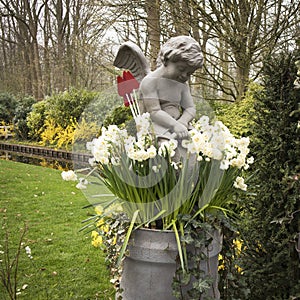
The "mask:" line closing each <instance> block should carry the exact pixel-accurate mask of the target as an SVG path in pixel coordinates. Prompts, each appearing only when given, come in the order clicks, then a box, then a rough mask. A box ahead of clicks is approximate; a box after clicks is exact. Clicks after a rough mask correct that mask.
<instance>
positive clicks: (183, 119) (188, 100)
mask: <svg viewBox="0 0 300 300" xmlns="http://www.w3.org/2000/svg"><path fill="white" fill-rule="evenodd" d="M181 107H182V110H183V112H182V115H181V116H180V118H179V119H178V120H177V121H178V122H180V123H181V124H183V125H184V126H186V127H188V123H189V122H191V121H192V120H193V119H194V118H195V117H196V108H195V104H194V101H193V98H192V95H191V93H190V89H189V86H188V85H186V86H185V87H184V89H183V91H182V100H181Z"/></svg>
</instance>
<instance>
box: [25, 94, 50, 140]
mask: <svg viewBox="0 0 300 300" xmlns="http://www.w3.org/2000/svg"><path fill="white" fill-rule="evenodd" d="M47 106H48V102H47V100H43V101H39V102H37V103H35V104H33V105H32V110H31V112H29V114H28V115H27V118H26V120H27V121H26V125H27V127H28V129H29V131H28V137H29V138H31V139H33V140H37V141H38V140H40V138H41V133H42V132H43V130H44V123H45V120H46V111H47Z"/></svg>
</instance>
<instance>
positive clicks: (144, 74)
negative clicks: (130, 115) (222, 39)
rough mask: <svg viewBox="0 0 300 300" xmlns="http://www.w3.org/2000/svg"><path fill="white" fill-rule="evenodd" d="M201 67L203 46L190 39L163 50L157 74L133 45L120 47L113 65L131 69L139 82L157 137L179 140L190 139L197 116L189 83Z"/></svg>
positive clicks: (142, 104)
mask: <svg viewBox="0 0 300 300" xmlns="http://www.w3.org/2000/svg"><path fill="white" fill-rule="evenodd" d="M202 65H203V56H202V54H201V48H200V45H199V44H198V43H197V42H196V41H195V40H194V39H193V38H191V37H189V36H177V37H173V38H171V39H169V40H168V41H167V42H166V43H165V44H164V45H163V46H162V47H161V49H160V52H159V55H158V58H157V68H156V69H155V70H154V71H150V66H149V64H148V61H147V59H146V57H145V56H144V54H143V52H142V51H141V49H140V48H139V47H138V46H137V45H135V44H134V43H131V42H126V43H124V44H122V45H121V46H120V48H119V50H118V52H117V55H116V58H115V61H114V66H116V67H118V68H123V69H127V70H129V71H130V72H131V73H132V74H133V75H134V77H135V78H136V79H137V81H138V82H139V83H140V87H139V93H140V95H139V96H140V99H139V107H140V111H141V113H143V112H149V113H150V117H151V120H152V123H153V126H154V132H155V134H156V136H157V137H158V138H160V139H170V138H176V139H178V140H179V139H184V138H186V137H187V136H188V130H189V128H190V122H191V120H193V119H194V118H195V115H196V109H195V105H194V101H193V99H192V96H191V93H190V88H189V86H188V80H189V78H190V76H191V75H192V74H193V73H194V72H195V71H196V70H197V69H199V68H201V67H202Z"/></svg>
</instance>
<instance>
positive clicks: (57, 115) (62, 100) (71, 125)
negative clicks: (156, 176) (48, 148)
mask: <svg viewBox="0 0 300 300" xmlns="http://www.w3.org/2000/svg"><path fill="white" fill-rule="evenodd" d="M118 102H121V99H120V97H119V96H118V95H117V94H116V92H113V91H111V90H107V91H104V92H101V93H95V92H89V91H86V90H75V89H72V90H71V91H70V92H64V93H60V94H55V95H53V96H51V97H48V98H46V99H45V100H43V101H40V102H38V103H35V104H34V105H33V107H32V111H31V112H30V113H29V114H28V116H27V126H28V128H29V133H28V136H29V137H30V138H32V139H34V140H36V141H40V142H41V144H42V145H53V146H57V147H59V148H61V147H67V148H70V145H71V144H72V143H73V142H74V141H75V140H76V141H77V142H84V143H85V142H86V141H89V140H91V139H92V138H94V137H95V136H96V135H97V134H98V133H99V131H100V128H101V125H102V123H103V122H104V120H105V118H106V116H107V114H108V113H109V112H111V111H112V110H113V108H114V107H115V106H116V103H118ZM75 129H76V132H75ZM75 135H76V136H75Z"/></svg>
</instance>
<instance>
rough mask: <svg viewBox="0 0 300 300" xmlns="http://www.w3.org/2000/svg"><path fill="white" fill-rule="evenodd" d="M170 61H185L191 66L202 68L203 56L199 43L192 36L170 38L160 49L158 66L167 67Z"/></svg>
mask: <svg viewBox="0 0 300 300" xmlns="http://www.w3.org/2000/svg"><path fill="white" fill-rule="evenodd" d="M168 61H172V62H177V61H184V62H186V63H187V64H188V65H189V66H192V67H196V68H201V67H202V66H203V56H202V53H201V48H200V45H199V43H197V42H196V40H194V39H193V38H192V37H190V36H184V35H181V36H176V37H173V38H170V39H169V40H168V41H167V42H166V43H165V44H164V45H163V46H162V47H161V49H160V52H159V54H158V58H157V66H158V67H159V66H160V65H162V64H163V65H166V64H167V62H168Z"/></svg>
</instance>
